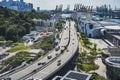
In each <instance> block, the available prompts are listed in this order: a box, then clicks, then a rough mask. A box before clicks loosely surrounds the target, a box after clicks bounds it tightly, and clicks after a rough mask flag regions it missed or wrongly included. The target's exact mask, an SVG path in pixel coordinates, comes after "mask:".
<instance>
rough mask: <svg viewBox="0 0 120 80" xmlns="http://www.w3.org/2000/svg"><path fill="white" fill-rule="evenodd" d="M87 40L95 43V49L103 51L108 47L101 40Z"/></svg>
mask: <svg viewBox="0 0 120 80" xmlns="http://www.w3.org/2000/svg"><path fill="white" fill-rule="evenodd" d="M89 39H90V41H91V42H92V43H96V44H97V48H100V49H103V48H107V47H108V46H109V45H108V44H107V43H105V42H104V41H103V40H102V39H93V38H89Z"/></svg>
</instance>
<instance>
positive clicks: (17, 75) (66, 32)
mask: <svg viewBox="0 0 120 80" xmlns="http://www.w3.org/2000/svg"><path fill="white" fill-rule="evenodd" d="M68 26H69V22H68V21H66V25H65V28H66V29H64V31H63V35H62V38H61V41H60V43H59V44H58V46H60V47H63V46H66V45H67V44H68V39H69V38H68V36H69V27H68ZM56 53H58V54H60V53H61V50H58V51H56V50H55V49H54V50H53V51H51V52H50V53H48V54H47V55H45V56H44V57H43V58H41V59H40V60H37V61H36V62H35V63H33V64H32V65H28V66H27V67H25V68H21V69H18V70H14V71H12V72H10V73H7V74H4V75H1V76H0V79H2V78H6V77H10V78H11V79H12V80H18V79H20V78H22V77H24V76H25V75H27V74H30V73H32V72H33V71H34V70H36V69H42V68H44V66H45V65H44V66H43V65H38V62H46V65H47V64H48V63H50V62H51V60H53V59H54V58H55V57H56ZM48 55H52V58H51V59H48V58H47V56H48Z"/></svg>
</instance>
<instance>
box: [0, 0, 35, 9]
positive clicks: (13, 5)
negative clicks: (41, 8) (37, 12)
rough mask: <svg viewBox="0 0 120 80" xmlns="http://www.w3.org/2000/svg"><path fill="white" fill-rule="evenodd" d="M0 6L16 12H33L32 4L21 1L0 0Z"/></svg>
mask: <svg viewBox="0 0 120 80" xmlns="http://www.w3.org/2000/svg"><path fill="white" fill-rule="evenodd" d="M0 6H2V7H7V8H9V9H13V10H17V11H31V10H33V4H32V3H25V2H24V1H23V0H16V1H13V0H8V1H7V0H2V2H0Z"/></svg>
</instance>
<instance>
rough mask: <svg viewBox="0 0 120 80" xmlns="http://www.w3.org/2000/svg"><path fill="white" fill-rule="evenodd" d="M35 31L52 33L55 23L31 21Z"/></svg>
mask: <svg viewBox="0 0 120 80" xmlns="http://www.w3.org/2000/svg"><path fill="white" fill-rule="evenodd" d="M33 21H34V23H35V25H36V30H37V31H41V32H53V31H54V29H55V25H56V21H55V20H41V19H33Z"/></svg>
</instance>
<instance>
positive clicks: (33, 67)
mask: <svg viewBox="0 0 120 80" xmlns="http://www.w3.org/2000/svg"><path fill="white" fill-rule="evenodd" d="M67 32H68V31H67ZM65 37H66V36H65ZM63 42H65V41H63ZM63 44H65V43H63ZM54 53H55V52H52V54H54ZM43 61H45V62H48V61H49V60H47V57H45V58H43V59H42V60H41V62H43ZM37 64H38V63H35V64H33V65H31V67H28V68H27V69H24V70H22V71H19V72H18V73H15V74H13V75H11V76H10V77H11V78H12V80H17V79H19V78H20V77H22V76H24V75H25V74H28V73H30V72H32V71H33V70H34V69H37V68H38V67H39V66H38V65H37Z"/></svg>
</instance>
